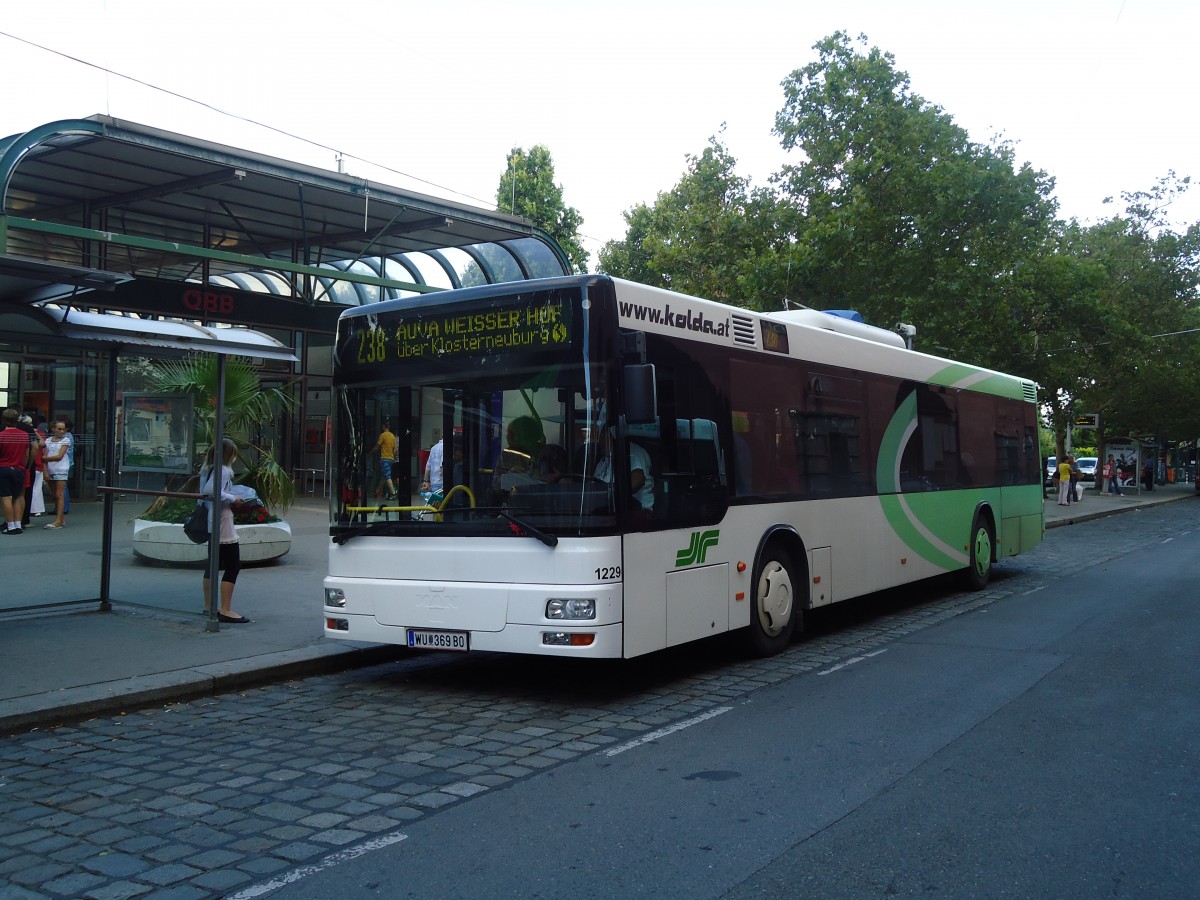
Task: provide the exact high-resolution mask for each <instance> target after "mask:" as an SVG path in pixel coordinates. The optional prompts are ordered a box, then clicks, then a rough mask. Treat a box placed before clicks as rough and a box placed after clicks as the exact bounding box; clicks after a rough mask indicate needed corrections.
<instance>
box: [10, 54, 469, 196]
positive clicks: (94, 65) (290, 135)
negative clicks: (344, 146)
mask: <svg viewBox="0 0 1200 900" xmlns="http://www.w3.org/2000/svg"><path fill="white" fill-rule="evenodd" d="M0 36H3V37H6V38H9V39H10V40H14V41H18V42H19V43H22V44H27V45H28V46H30V47H36V48H37V49H38V50H42V51H44V52H46V53H51V54H53V55H55V56H60V57H62V58H63V59H68V60H70V61H71V62H74V63H78V64H79V65H82V66H88V67H89V68H92V69H96V70H97V71H100V72H104V73H105V74H107V75H115V76H116V77H117V78H124V79H125V80H126V81H131V82H133V83H134V84H138V85H141V86H142V87H145V88H149V89H150V90H152V91H158V92H159V93H162V94H167V95H168V96H171V97H175V98H176V99H178V100H183V101H184V102H186V103H194V104H196V105H197V106H202V107H204V108H205V109H208V110H211V111H212V112H215V113H217V114H218V115H222V116H228V117H229V118H231V119H237V120H238V121H241V122H246V123H247V124H249V125H255V126H257V127H259V128H265V129H266V130H267V131H273V132H275V133H276V134H279V135H283V136H284V137H287V138H291V139H292V140H296V141H300V142H301V143H304V144H308V145H310V146H312V147H317V148H319V149H321V150H327V151H329V152H330V153H333V154H334V156H335V157H337V156H342V157H348V158H350V159H355V160H358V161H359V162H361V163H364V164H365V165H368V166H374V167H376V168H379V169H383V170H384V171H386V172H391V173H392V174H394V175H399V176H401V177H402V178H410V179H412V180H413V181H417V182H420V183H421V184H426V185H429V186H430V187H434V188H437V189H438V190H442V191H449V192H450V193H452V194H456V195H457V196H459V197H465V198H467V199H468V200H471V201H473V202H475V203H482V204H483V205H485V206H489V205H491V201H489V200H481V199H480V198H479V197H475V196H472V195H471V194H466V193H464V192H462V191H458V190H455V189H454V188H451V187H447V186H446V185H444V184H438V183H437V182H434V181H429V180H428V179H425V178H421V177H419V176H417V175H410V174H409V173H408V172H402V171H400V170H399V169H394V168H392V167H391V166H388V165H385V164H383V163H377V162H373V161H371V160H369V159H366V158H364V157H361V156H357V155H355V154H353V153H346V152H345V151H342V150H338V149H337V148H335V147H330V146H329V145H328V144H322V143H321V142H320V141H314V140H312V139H311V138H306V137H303V136H302V135H298V134H293V133H292V132H290V131H286V130H285V129H283V128H277V127H275V126H274V125H268V124H267V123H265V122H260V121H258V120H257V119H251V118H249V117H247V116H242V115H238V114H237V113H233V112H229V111H228V110H225V109H221V108H220V107H217V106H213V105H212V104H211V103H206V102H205V101H203V100H197V99H195V98H194V97H189V96H187V95H186V94H180V93H178V92H177V91H173V90H170V89H169V88H164V87H160V86H159V85H156V84H151V83H150V82H148V81H143V80H142V79H140V78H135V77H134V76H132V75H126V74H125V73H123V72H117V71H116V70H114V69H110V68H108V67H107V66H102V65H100V64H99V63H94V62H90V61H88V60H86V59H80V58H79V57H78V56H72V55H71V54H69V53H64V52H63V51H61V50H55V49H54V48H53V47H47V46H45V45H44V44H39V43H37V42H36V41H31V40H29V39H28V38H23V37H20V36H19V35H15V34H11V33H10V32H7V31H0Z"/></svg>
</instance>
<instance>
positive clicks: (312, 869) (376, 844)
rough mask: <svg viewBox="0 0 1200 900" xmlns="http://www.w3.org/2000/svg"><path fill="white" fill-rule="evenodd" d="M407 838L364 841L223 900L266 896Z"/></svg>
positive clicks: (390, 836) (398, 835)
mask: <svg viewBox="0 0 1200 900" xmlns="http://www.w3.org/2000/svg"><path fill="white" fill-rule="evenodd" d="M407 837H408V835H407V834H401V833H400V832H398V831H394V832H392V833H391V834H385V835H384V836H383V837H377V838H375V839H374V840H370V841H366V842H364V843H362V844H358V845H357V846H354V847H350V848H349V849H346V850H341V851H339V852H337V853H334V854H333V855H331V856H327V857H325V858H324V859H323V860H321V861H320V862H319V863H316V864H314V865H311V866H301V867H300V868H299V869H293V870H292V871H290V872H288V873H287V874H286V875H282V876H280V877H279V878H274V879H272V880H271V881H268V882H265V883H264V884H256V885H254V886H253V887H248V888H246V889H245V890H244V891H238V893H236V894H228V895H227V896H226V898H225V900H250V898H252V897H261V896H262V895H263V894H268V893H270V892H271V891H277V890H279V889H280V888H281V887H286V886H287V885H289V884H294V883H296V882H297V881H299V880H300V879H301V878H307V877H308V876H309V875H316V874H317V873H318V872H323V871H325V870H326V869H332V868H333V867H334V866H336V865H338V864H339V863H344V862H349V861H350V860H352V859H356V858H358V857H360V856H362V855H364V854H366V853H370V852H371V851H372V850H382V849H383V848H384V847H390V846H391V845H392V844H398V843H400V842H401V841H403V840H405V839H406V838H407Z"/></svg>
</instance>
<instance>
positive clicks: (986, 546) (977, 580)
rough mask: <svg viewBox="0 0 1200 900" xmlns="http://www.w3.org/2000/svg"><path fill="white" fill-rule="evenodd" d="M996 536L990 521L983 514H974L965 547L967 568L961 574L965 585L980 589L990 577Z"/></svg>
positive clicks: (975, 589)
mask: <svg viewBox="0 0 1200 900" xmlns="http://www.w3.org/2000/svg"><path fill="white" fill-rule="evenodd" d="M995 547H996V537H995V535H994V534H993V532H992V523H991V522H990V521H989V520H988V517H987V516H985V515H976V516H975V524H974V525H972V526H971V543H970V545H969V546H968V548H967V553H968V557H969V558H968V560H967V568H966V569H965V570H964V572H963V574H964V577H965V580H966V584H967V587H968V588H969V589H970V590H972V591H982V590H983V589H984V588H985V587H987V584H988V581H989V580H991V577H992V558H993V556H994V555H995Z"/></svg>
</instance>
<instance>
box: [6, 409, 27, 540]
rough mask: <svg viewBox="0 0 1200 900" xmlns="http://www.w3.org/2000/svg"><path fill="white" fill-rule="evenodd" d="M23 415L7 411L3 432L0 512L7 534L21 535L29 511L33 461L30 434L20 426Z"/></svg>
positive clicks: (14, 411) (11, 410) (12, 410)
mask: <svg viewBox="0 0 1200 900" xmlns="http://www.w3.org/2000/svg"><path fill="white" fill-rule="evenodd" d="M20 416H21V414H20V413H18V412H17V411H16V410H15V409H11V408H10V409H6V410H5V411H4V417H3V422H4V430H3V431H0V513H3V515H4V531H3V534H21V533H22V529H21V517H22V516H23V515H24V514H25V476H26V474H27V472H28V466H29V464H30V462H32V460H33V445H32V444H31V443H30V442H29V435H27V434H26V433H25V432H24V431H23V430H21V429H20V428H18V427H17V420H18V419H20Z"/></svg>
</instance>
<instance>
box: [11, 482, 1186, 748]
mask: <svg viewBox="0 0 1200 900" xmlns="http://www.w3.org/2000/svg"><path fill="white" fill-rule="evenodd" d="M1193 496H1194V491H1193V489H1192V485H1190V484H1186V485H1166V486H1162V487H1156V488H1155V490H1154V491H1152V492H1149V493H1144V494H1142V495H1140V496H1139V495H1137V494H1134V493H1128V494H1126V495H1125V496H1124V497H1117V496H1109V495H1107V494H1098V493H1096V492H1095V491H1091V490H1088V491H1086V492H1085V497H1084V499H1083V500H1082V501H1080V502H1079V503H1076V504H1073V505H1071V506H1070V507H1060V506H1058V505H1057V504H1056V503H1055V501H1054V499H1047V500H1046V527H1047V528H1055V527H1060V526H1065V525H1072V524H1075V523H1077V522H1083V521H1087V520H1089V519H1094V518H1099V517H1102V516H1108V515H1114V514H1117V513H1122V512H1129V511H1131V510H1135V509H1138V508H1140V507H1145V506H1153V505H1158V504H1161V503H1170V502H1173V501H1176V500H1183V499H1185V498H1191V497H1193ZM100 508H101V504H99V503H94V504H83V503H77V504H75V508H74V509H73V510H72V514H71V519H70V522H71V527H70V528H68V529H65V530H62V531H58V532H55V531H48V532H45V534H44V535H37V534H34V533H33V531H32V530H31V533H30V535H28V537H16V538H5V539H4V540H8V541H14V542H15V541H23V542H25V543H22V544H21V545H20V546H21V553H22V557H23V560H24V561H27V562H29V566H30V568H31V569H34V570H38V571H42V570H43V569H45V568H47V567H53V568H52V569H51V570H52V571H60V572H63V573H69V572H73V571H75V572H82V573H83V575H84V576H90V574H91V573H93V572H94V571H96V559H97V558H98V555H99V543H100V542H99V538H98V537H95V535H97V534H98V531H97V530H96V529H95V528H94V527H93V528H91V529H88V527H87V526H88V517H91V518H92V520H93V524H94V523H95V522H97V521H98V520H99V513H100ZM132 509H133V507H131V506H126V507H123V508H121V507H119V511H118V513H117V516H116V528H115V531H116V532H117V533H118V534H117V535H114V550H113V560H114V562H113V590H112V596H113V607H114V608H113V611H112V612H108V613H101V612H96V611H95V610H96V608H97V605H98V604H90V605H88V606H86V607H83V609H84V611H78V608H77V609H76V611H63V612H46V613H43V612H37V613H32V614H28V615H24V616H17V615H7V616H4V617H2V618H0V622H2V624H3V646H2V649H0V676H2V677H0V734H7V733H12V732H14V731H20V730H24V729H29V728H34V727H52V726H54V725H57V724H59V723H62V722H66V721H70V720H74V719H80V718H87V717H90V716H97V715H103V714H111V713H114V712H116V711H119V710H126V709H131V708H134V707H137V706H145V705H148V704H154V703H163V704H166V703H172V702H177V701H181V700H188V699H193V698H196V697H201V696H206V695H211V694H215V693H220V692H224V691H229V690H236V689H238V688H244V687H247V686H250V685H254V684H260V683H263V682H267V681H273V680H281V679H286V678H297V677H301V676H304V675H311V674H315V673H319V672H330V671H337V670H339V669H346V668H352V667H355V666H362V665H371V664H374V663H378V662H384V661H386V660H389V659H394V658H395V657H396V656H398V655H399V654H400V653H402V652H404V651H403V650H402V649H401V648H398V647H392V646H379V645H372V644H350V643H345V642H341V641H330V640H327V639H326V638H325V637H324V635H323V634H322V629H321V608H322V594H321V580H322V578H323V577H324V574H325V560H326V546H327V541H328V531H327V524H326V523H327V513H326V508H325V505H324V502H323V501H322V500H320V499H319V498H314V499H310V498H305V499H303V500H301V501H300V502H299V503H298V504H297V505H296V506H294V507H293V508H292V509H291V510H290V511H289V513H288V521H289V523H290V524H291V525H292V530H293V544H292V550H291V552H290V553H289V554H288V555H287V556H286V557H284V558H283V560H282V561H281V562H280V563H278V564H275V565H269V566H256V567H246V568H243V570H242V575H241V578H240V579H239V581H238V588H237V594H236V595H235V598H234V604H235V608H237V609H238V610H239V611H243V612H244V613H245V614H246V615H248V616H249V617H250V618H251V619H253V623H252V624H250V625H224V626H221V629H220V631H218V632H215V633H213V632H208V631H206V629H205V619H204V618H202V617H201V616H199V615H198V614H196V610H198V609H199V607H200V602H201V600H200V598H201V590H200V583H199V582H200V572H199V570H195V569H192V570H180V569H171V568H158V567H151V566H145V565H140V564H135V563H133V562H132V561H131V551H130V549H129V544H128V542H127V541H124V540H122V539H117V538H119V537H122V536H123V535H125V534H126V533H127V532H128V531H129V529H128V527H127V526H126V522H127V520H128V518H129V517H130V515H131V510H132ZM68 532H69V534H68ZM67 541H73V543H66V542H67ZM15 547H16V545H15V544H13V543H9V544H5V545H3V548H4V551H5V561H6V562H7V561H8V560H9V559H11V558H12V557H10V556H9V555H8V551H10V550H13V549H15ZM42 553H46V554H51V553H52V554H53V556H48V557H47V558H46V560H45V561H44V562H39V561H38V557H39V554H42ZM70 557H74V558H75V559H74V561H75V562H77V563H78V564H77V565H73V562H72V559H70ZM9 586H10V588H11V581H10V582H9ZM98 593H99V587H98V582H97V584H96V587H95V590H94V593H93V594H90V595H88V596H92V595H98ZM123 600H127V601H141V602H142V603H146V604H147V605H135V604H134V602H123ZM172 606H173V607H174V608H168V607H172Z"/></svg>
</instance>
